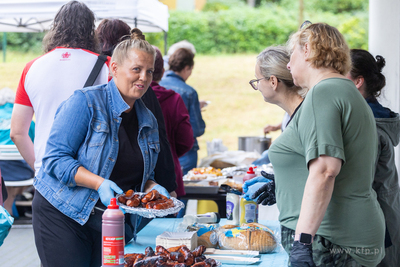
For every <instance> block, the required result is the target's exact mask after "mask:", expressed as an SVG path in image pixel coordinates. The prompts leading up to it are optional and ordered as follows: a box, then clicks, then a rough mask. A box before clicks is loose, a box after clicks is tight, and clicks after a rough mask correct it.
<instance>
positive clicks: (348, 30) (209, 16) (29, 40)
mask: <svg viewBox="0 0 400 267" xmlns="http://www.w3.org/2000/svg"><path fill="white" fill-rule="evenodd" d="M297 12H298V11H297V9H296V7H292V8H287V7H282V6H278V5H275V4H271V5H263V6H262V7H260V8H249V7H246V6H242V7H240V8H231V9H228V10H220V11H217V12H214V11H207V12H200V11H170V18H169V31H168V45H169V46H170V45H172V44H174V43H176V42H178V41H181V40H188V41H189V42H191V43H193V44H194V45H195V47H196V50H197V52H198V53H201V54H217V53H227V54H230V53H258V52H260V51H262V50H263V49H264V48H265V47H267V46H270V45H279V44H285V43H286V41H287V39H288V38H289V36H290V34H291V33H293V32H294V31H296V30H297V27H298V19H297V17H298V14H297ZM304 18H305V19H308V20H310V21H312V22H326V23H328V24H330V25H332V26H335V27H337V28H338V29H339V30H340V31H341V32H342V33H343V35H344V36H345V38H346V40H347V42H348V44H349V46H350V47H351V48H362V49H368V12H367V11H359V12H358V13H340V14H334V13H331V12H324V11H318V12H315V11H314V12H309V13H307V12H306V13H305V14H304ZM42 37H43V33H39V34H34V33H8V34H7V38H8V47H9V48H10V49H18V50H20V51H27V50H35V51H37V50H39V51H40V49H41V40H42ZM0 38H2V33H0ZM146 38H147V40H148V41H149V42H150V43H151V44H154V45H157V46H158V47H160V48H161V49H162V48H163V47H164V43H163V34H162V33H147V34H146ZM0 47H1V42H0ZM162 50H163V49H162Z"/></svg>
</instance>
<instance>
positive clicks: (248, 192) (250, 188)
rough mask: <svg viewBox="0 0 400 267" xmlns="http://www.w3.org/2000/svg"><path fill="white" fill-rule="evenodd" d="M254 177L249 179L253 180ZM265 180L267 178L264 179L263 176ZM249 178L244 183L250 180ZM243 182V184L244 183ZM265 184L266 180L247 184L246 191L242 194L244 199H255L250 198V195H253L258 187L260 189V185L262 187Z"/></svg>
mask: <svg viewBox="0 0 400 267" xmlns="http://www.w3.org/2000/svg"><path fill="white" fill-rule="evenodd" d="M256 178H264V177H256ZM256 178H253V179H251V180H254V179H256ZM264 179H265V180H268V179H266V178H264ZM251 180H248V181H246V183H247V182H249V181H251ZM246 183H245V184H246ZM265 184H267V182H258V183H257V182H256V183H255V184H253V185H250V186H249V185H247V186H246V193H244V194H243V197H244V198H245V199H246V200H254V201H257V198H255V199H252V198H251V197H252V196H253V195H254V193H255V192H257V191H258V189H260V188H261V187H263V186H264V185H265ZM243 192H244V186H243Z"/></svg>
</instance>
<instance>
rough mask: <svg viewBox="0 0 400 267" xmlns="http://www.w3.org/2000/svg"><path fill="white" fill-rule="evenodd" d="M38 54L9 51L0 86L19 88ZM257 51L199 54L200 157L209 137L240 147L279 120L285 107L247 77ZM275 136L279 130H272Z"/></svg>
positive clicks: (195, 77)
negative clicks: (203, 126) (265, 97)
mask: <svg viewBox="0 0 400 267" xmlns="http://www.w3.org/2000/svg"><path fill="white" fill-rule="evenodd" d="M37 56H39V55H38V54H21V53H17V52H14V51H10V52H9V51H7V62H6V63H3V62H1V63H0V74H1V79H0V88H3V87H9V88H11V89H13V90H16V88H17V86H18V82H19V79H20V76H21V73H22V70H23V69H24V67H25V64H26V63H27V62H29V61H30V60H32V59H34V58H35V57H37ZM255 60H256V55H255V54H252V55H217V56H205V55H196V57H195V66H194V70H193V74H192V76H190V78H189V79H188V80H187V83H188V84H189V85H191V86H193V87H194V88H195V89H196V90H197V92H198V94H199V98H200V99H201V100H209V101H211V104H210V105H209V106H208V107H207V108H206V110H205V111H204V112H203V118H204V120H205V122H206V125H207V127H206V132H205V134H204V135H203V136H201V137H200V138H199V139H198V140H199V144H200V151H199V159H201V158H203V157H205V156H207V145H206V142H207V141H211V140H213V139H214V138H219V139H222V140H223V144H224V145H225V146H227V147H228V148H229V150H237V149H238V137H239V136H262V135H263V131H262V129H263V127H264V126H265V125H266V124H276V123H279V122H280V121H281V120H282V118H283V114H284V111H283V110H282V109H281V108H279V107H277V106H274V105H271V104H269V103H266V102H264V100H263V97H262V95H261V93H260V92H259V91H254V90H253V89H252V88H251V86H250V85H249V83H248V81H249V80H251V79H254V66H255ZM271 135H272V138H273V139H274V138H276V137H277V136H278V135H279V132H276V133H272V134H271Z"/></svg>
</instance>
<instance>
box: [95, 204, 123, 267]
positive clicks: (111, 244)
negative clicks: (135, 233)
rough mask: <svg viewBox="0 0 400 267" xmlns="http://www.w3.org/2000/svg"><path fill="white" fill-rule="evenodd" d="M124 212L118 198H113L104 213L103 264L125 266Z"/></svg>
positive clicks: (102, 230) (102, 229)
mask: <svg viewBox="0 0 400 267" xmlns="http://www.w3.org/2000/svg"><path fill="white" fill-rule="evenodd" d="M124 219H125V217H124V213H123V212H122V211H121V210H120V209H119V206H118V205H117V200H116V199H115V198H111V202H110V205H108V207H107V209H106V210H105V211H104V213H103V224H102V228H101V233H102V252H101V259H102V264H103V265H102V266H103V267H104V266H118V267H123V266H124V246H125V223H124Z"/></svg>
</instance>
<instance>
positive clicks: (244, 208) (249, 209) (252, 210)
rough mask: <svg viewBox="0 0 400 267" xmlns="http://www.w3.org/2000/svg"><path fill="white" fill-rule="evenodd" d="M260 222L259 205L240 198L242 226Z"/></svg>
mask: <svg viewBox="0 0 400 267" xmlns="http://www.w3.org/2000/svg"><path fill="white" fill-rule="evenodd" d="M257 221H258V204H257V202H255V201H252V200H246V199H245V198H244V197H243V196H242V197H240V225H242V224H244V223H252V222H257Z"/></svg>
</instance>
